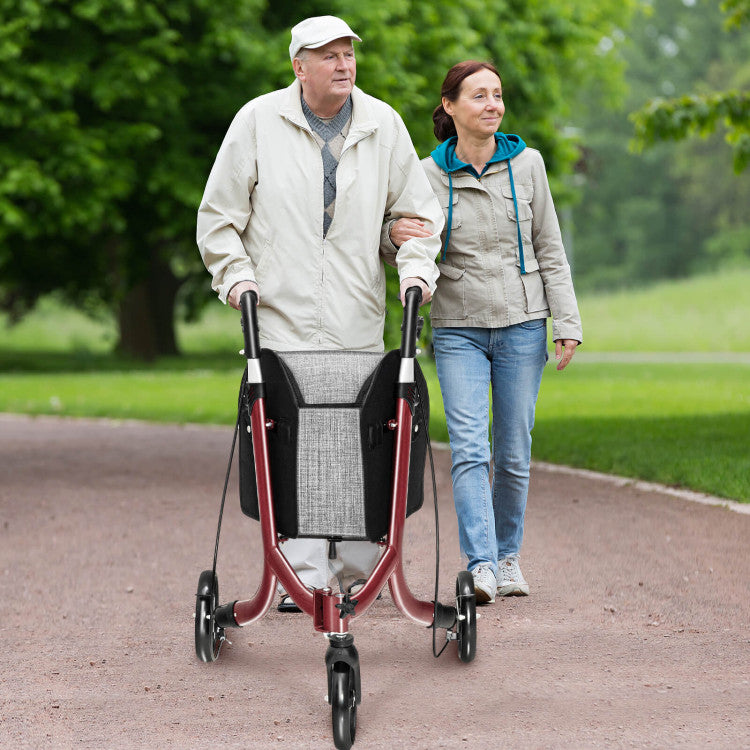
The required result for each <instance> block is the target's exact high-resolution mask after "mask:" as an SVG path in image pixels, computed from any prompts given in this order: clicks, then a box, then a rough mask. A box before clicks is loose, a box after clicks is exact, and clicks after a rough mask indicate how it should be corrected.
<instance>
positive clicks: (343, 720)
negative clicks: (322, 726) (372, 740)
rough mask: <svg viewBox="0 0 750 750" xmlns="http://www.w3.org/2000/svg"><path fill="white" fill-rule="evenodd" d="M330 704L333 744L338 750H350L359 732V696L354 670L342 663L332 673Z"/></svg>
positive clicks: (334, 666) (338, 663)
mask: <svg viewBox="0 0 750 750" xmlns="http://www.w3.org/2000/svg"><path fill="white" fill-rule="evenodd" d="M330 703H331V720H332V722H333V744H334V745H335V746H336V748H337V750H349V748H350V747H351V746H352V744H353V742H354V735H355V734H356V731H357V696H356V690H355V686H354V674H353V672H352V669H351V667H350V666H349V665H348V664H345V663H344V662H341V661H339V662H336V663H335V664H334V665H333V669H332V671H331V695H330Z"/></svg>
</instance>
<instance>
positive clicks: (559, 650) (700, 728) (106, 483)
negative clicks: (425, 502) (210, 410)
mask: <svg viewBox="0 0 750 750" xmlns="http://www.w3.org/2000/svg"><path fill="white" fill-rule="evenodd" d="M230 440H231V430H226V429H224V430H222V429H216V428H198V427H173V426H158V425H145V424H138V423H110V422H105V421H84V420H80V421H77V420H66V419H54V418H38V419H31V418H25V417H13V416H8V415H5V416H0V574H1V577H0V581H1V582H2V588H1V589H0V593H2V601H3V607H2V611H1V612H0V637H1V638H2V643H3V645H4V649H5V656H4V658H3V659H2V662H1V664H2V666H0V747H2V748H6V747H7V748H11V747H12V748H35V749H36V748H86V749H91V750H94V749H96V750H101V749H102V748H184V749H186V750H187V749H190V750H192V749H193V748H202V747H229V748H330V747H332V743H331V739H330V738H331V733H330V709H329V708H328V706H327V705H326V704H325V703H324V701H323V696H324V694H325V685H324V666H323V655H324V652H325V646H326V644H325V641H324V639H323V637H322V636H320V635H318V634H315V633H314V632H313V630H312V627H311V623H310V620H309V618H307V617H306V616H304V615H296V616H290V615H286V616H282V615H279V614H278V613H276V612H275V611H272V612H270V613H269V614H268V615H267V616H266V617H265V618H263V619H262V620H260V621H259V622H258V623H256V624H254V625H251V626H248V627H247V628H245V629H243V630H241V631H233V632H232V641H233V644H232V646H231V647H226V649H225V651H224V652H223V653H222V655H221V658H220V659H219V661H217V662H216V663H214V664H202V663H200V662H198V661H197V659H196V658H195V655H194V652H193V635H192V629H193V621H192V611H193V606H194V593H195V587H196V583H197V578H198V573H199V572H200V571H201V570H202V569H203V568H205V567H210V563H211V556H212V553H213V535H214V531H215V523H216V515H217V510H218V501H219V493H220V489H221V484H222V481H223V475H224V469H225V463H226V457H227V454H228V450H229V444H230ZM448 462H449V457H448V455H447V452H446V451H443V450H440V451H438V452H437V468H438V485H439V496H440V508H441V544H442V551H443V554H442V561H441V576H442V578H441V598H442V599H443V601H446V602H447V601H448V600H449V599H450V597H451V590H452V587H453V581H454V580H455V574H456V572H457V570H458V569H459V565H460V561H459V557H458V550H457V541H456V525H455V518H454V514H453V511H452V508H451V497H450V491H449V479H448ZM432 537H433V521H432V514H431V512H430V511H429V509H427V508H425V509H424V510H423V511H421V512H420V513H418V514H416V515H415V516H414V517H413V518H412V519H410V520H409V522H408V524H407V534H406V543H405V548H404V549H405V557H406V560H407V578H408V580H409V582H410V585H411V586H412V588H413V589H414V590H415V592H416V593H417V594H419V595H420V596H423V597H424V598H430V590H431V586H432V584H431V580H432V571H433V562H432V560H433V552H432ZM749 551H750V516H748V515H742V514H737V513H733V512H731V511H729V510H727V509H725V508H717V507H707V506H704V505H700V504H696V503H691V502H687V501H685V500H682V499H679V498H674V497H669V496H665V495H663V494H661V493H658V492H654V491H646V490H643V489H638V488H637V487H634V486H627V485H626V486H614V485H613V484H612V483H611V482H606V481H602V480H601V479H599V478H597V477H580V476H575V475H570V474H566V473H560V472H555V471H549V470H538V471H536V472H535V474H534V477H533V481H532V488H531V499H530V502H529V510H528V518H527V535H526V541H525V545H524V555H523V561H524V571H525V573H526V575H527V578H528V579H529V581H530V582H531V585H532V595H531V596H530V597H528V598H518V599H512V600H502V601H498V602H497V603H496V604H494V605H490V606H487V607H483V608H482V609H481V614H482V618H481V620H480V621H479V651H478V656H477V659H476V661H475V662H474V663H472V664H470V665H464V664H461V663H460V662H459V661H458V660H457V658H456V656H455V651H452V652H451V653H446V654H444V655H443V656H442V657H441V658H440V659H438V660H436V659H434V658H433V657H432V655H431V650H430V636H429V634H428V633H427V632H426V631H425V629H423V628H421V627H419V626H417V625H414V624H413V623H411V622H409V621H407V620H405V619H404V618H403V617H402V616H401V615H400V614H399V613H398V612H397V610H396V609H395V608H394V607H393V605H392V603H391V601H390V598H389V596H388V594H387V593H386V594H385V595H384V598H383V600H382V601H380V602H378V603H376V604H375V605H374V606H373V608H372V609H371V610H370V611H369V612H368V613H367V614H366V615H365V616H364V617H362V618H361V619H359V620H357V621H356V622H355V623H354V625H353V628H352V630H353V632H354V634H355V639H356V643H357V647H358V649H359V652H360V658H361V663H362V679H363V694H364V699H363V703H362V705H361V707H360V712H359V730H358V734H357V742H356V744H355V746H354V747H355V748H361V749H362V750H366V749H367V748H423V749H424V750H432V749H433V748H449V747H450V748H456V747H465V748H471V749H472V750H473V749H475V748H477V749H480V750H482V749H484V748H487V749H488V750H489V749H490V748H492V749H493V750H494V749H495V748H631V747H632V748H705V747H711V748H731V749H732V750H735V749H736V748H743V747H744V748H748V747H750V713H749V711H748V705H750V667H749V666H748V665H750V553H749ZM259 569H260V550H259V533H258V526H257V524H256V523H254V522H252V521H250V520H248V519H246V518H245V517H244V516H242V515H241V513H240V511H239V508H238V503H237V502H236V489H235V487H234V486H233V487H232V490H231V499H230V502H229V507H228V510H227V514H226V518H225V526H224V531H223V538H222V548H221V553H220V559H219V579H220V581H221V589H222V600H227V599H231V598H238V597H245V596H249V595H251V594H252V592H253V591H254V590H255V587H256V585H257V582H258V575H259Z"/></svg>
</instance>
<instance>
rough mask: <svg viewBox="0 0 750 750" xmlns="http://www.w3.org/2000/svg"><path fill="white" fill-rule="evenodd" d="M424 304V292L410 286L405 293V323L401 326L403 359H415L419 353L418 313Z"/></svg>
mask: <svg viewBox="0 0 750 750" xmlns="http://www.w3.org/2000/svg"><path fill="white" fill-rule="evenodd" d="M421 304H422V290H421V289H420V288H419V287H418V286H410V287H409V288H408V289H407V290H406V292H405V293H404V322H403V325H402V326H401V358H402V359H414V355H415V354H416V351H417V317H418V315H417V313H418V312H419V306H420V305H421Z"/></svg>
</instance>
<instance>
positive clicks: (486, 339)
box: [432, 319, 547, 575]
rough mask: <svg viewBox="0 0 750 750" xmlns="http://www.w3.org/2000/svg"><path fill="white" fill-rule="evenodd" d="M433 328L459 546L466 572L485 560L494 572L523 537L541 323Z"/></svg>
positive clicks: (543, 351) (542, 348)
mask: <svg viewBox="0 0 750 750" xmlns="http://www.w3.org/2000/svg"><path fill="white" fill-rule="evenodd" d="M432 333H433V339H432V340H433V346H434V348H435V361H436V363H437V373H438V379H439V380H440V389H441V391H442V393H443V403H444V405H445V418H446V422H447V424H448V436H449V437H450V443H451V458H452V467H451V477H452V479H453V500H454V502H455V505H456V514H457V516H458V532H459V542H460V544H461V551H462V553H463V554H464V555H465V556H466V557H467V558H468V566H467V567H468V569H469V570H473V569H474V568H475V567H476V566H477V565H479V564H480V563H486V564H489V565H490V566H491V567H492V570H493V571H494V572H495V575H497V561H498V560H499V559H502V558H503V557H505V556H506V555H510V554H513V553H517V552H519V551H520V549H521V541H522V539H523V522H524V514H525V512H526V498H527V496H528V489H529V468H530V464H531V429H532V427H533V426H534V411H535V408H536V400H537V396H538V395H539V386H540V383H541V380H542V370H543V369H544V364H545V362H546V361H547V322H546V320H543V319H542V320H530V321H527V322H524V323H518V324H517V325H512V326H508V327H507V328H435V329H433V332H432ZM490 386H491V387H492V416H493V420H492V448H493V455H492V460H493V478H492V479H491V478H490V443H489V419H490V417H489V408H490V404H489V394H490ZM493 480H494V481H493Z"/></svg>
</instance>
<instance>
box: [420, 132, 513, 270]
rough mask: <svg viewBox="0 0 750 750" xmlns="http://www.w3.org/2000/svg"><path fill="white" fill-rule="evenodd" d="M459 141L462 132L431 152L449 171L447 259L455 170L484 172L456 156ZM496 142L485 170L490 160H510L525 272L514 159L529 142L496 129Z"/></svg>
mask: <svg viewBox="0 0 750 750" xmlns="http://www.w3.org/2000/svg"><path fill="white" fill-rule="evenodd" d="M457 141H458V136H455V135H454V136H451V137H450V138H448V139H447V140H445V141H443V142H442V143H441V144H440V145H439V146H438V147H437V148H436V149H435V150H434V151H433V152H432V153H431V154H430V156H432V159H433V161H434V162H435V164H437V165H438V167H440V169H442V170H443V171H444V172H445V173H446V174H447V175H448V230H447V232H446V235H445V244H444V245H443V252H442V254H441V256H440V259H441V260H445V254H446V253H447V252H448V242H449V241H450V238H451V224H452V223H453V174H454V172H458V171H460V170H462V169H463V170H465V171H467V172H468V173H469V174H472V175H474V177H476V178H477V179H479V178H480V177H481V176H482V175H481V174H477V170H476V169H474V167H473V166H472V165H471V164H466V162H463V161H461V160H460V159H459V158H458V157H457V156H456V142H457ZM495 143H496V148H495V153H494V154H493V155H492V157H491V158H490V160H489V161H488V162H487V164H486V165H485V167H484V169H483V170H482V174H484V171H485V170H486V169H487V167H488V166H489V165H490V164H495V163H496V162H499V161H507V162H508V175H509V177H510V191H511V194H512V195H513V208H514V209H515V211H516V227H517V229H518V259H519V262H520V265H521V273H522V274H524V273H526V267H525V266H524V262H523V240H522V239H521V224H520V222H519V221H518V201H517V200H516V186H515V185H514V183H513V168H512V167H511V165H510V160H511V159H512V158H513V157H514V156H517V155H518V154H520V153H521V151H523V150H524V149H525V148H526V144H525V143H524V142H523V140H522V139H521V137H520V136H517V135H513V134H508V135H506V134H505V133H495Z"/></svg>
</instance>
